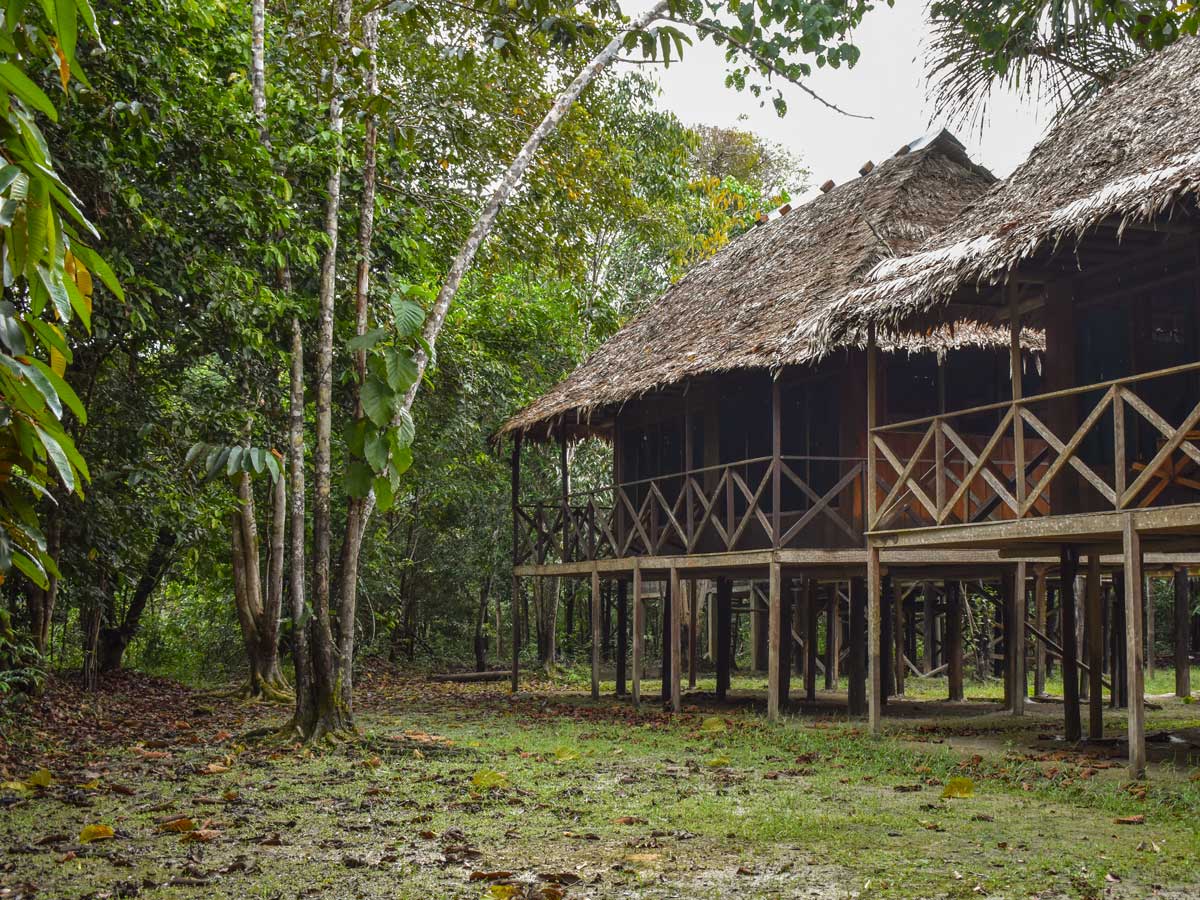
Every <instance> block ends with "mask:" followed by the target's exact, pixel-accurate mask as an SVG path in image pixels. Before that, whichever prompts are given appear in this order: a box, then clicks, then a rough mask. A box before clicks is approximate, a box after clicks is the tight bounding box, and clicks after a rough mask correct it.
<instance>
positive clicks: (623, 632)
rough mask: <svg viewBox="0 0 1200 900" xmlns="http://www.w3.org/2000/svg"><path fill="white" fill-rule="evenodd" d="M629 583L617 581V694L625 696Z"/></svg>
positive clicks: (623, 580)
mask: <svg viewBox="0 0 1200 900" xmlns="http://www.w3.org/2000/svg"><path fill="white" fill-rule="evenodd" d="M628 587H629V584H628V583H627V582H626V581H625V579H623V578H622V579H621V580H619V581H618V582H617V696H618V697H624V696H625V660H626V656H627V655H628V649H629V596H628V594H627V589H628Z"/></svg>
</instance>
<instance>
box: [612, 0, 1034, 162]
mask: <svg viewBox="0 0 1200 900" xmlns="http://www.w3.org/2000/svg"><path fill="white" fill-rule="evenodd" d="M641 5H642V4H641V3H632V4H630V6H631V7H632V8H634V9H636V8H637V7H638V6H641ZM924 37H925V21H924V3H920V2H915V0H900V2H899V3H897V4H896V6H895V7H894V8H891V9H889V8H887V7H881V8H878V9H876V10H874V11H873V12H871V13H868V14H867V16H866V18H865V19H864V23H863V25H862V27H861V28H860V29H859V30H858V31H857V32H856V33H855V43H856V44H857V45H858V46H859V47H860V48H861V50H862V58H861V60H860V61H859V63H858V65H856V66H855V67H854V68H853V69H850V70H847V69H841V70H838V71H833V70H826V71H818V72H816V73H815V74H814V76H813V78H812V80H811V82H810V87H812V88H813V89H814V90H815V91H817V92H818V93H820V94H821V95H822V96H823V97H825V98H826V99H828V100H830V101H831V102H833V103H836V104H837V105H838V106H840V107H842V108H843V109H846V110H848V111H851V112H855V113H859V114H862V115H869V116H872V117H873V118H872V119H871V120H869V121H863V120H859V119H850V118H847V117H845V116H841V115H838V114H837V113H835V112H833V111H832V110H829V109H827V108H825V107H824V106H821V105H820V104H819V103H817V102H816V101H815V100H813V99H811V98H810V97H808V96H807V95H806V94H805V93H804V92H803V91H801V90H800V89H799V88H797V87H795V86H794V85H790V84H786V83H784V97H785V98H786V100H787V103H788V113H787V115H786V116H784V117H783V118H780V117H779V116H778V115H776V113H775V110H774V107H773V106H771V104H770V103H768V104H767V105H766V106H765V107H760V106H759V105H758V101H757V100H756V99H755V98H754V97H753V96H752V95H750V94H749V93H742V92H738V91H736V90H733V89H731V88H726V87H725V85H724V77H725V61H724V58H723V57H724V54H723V53H722V51H721V50H719V49H717V48H716V47H714V46H713V44H712V43H711V42H703V43H701V42H699V41H696V42H695V43H694V44H693V45H692V46H691V47H690V48H685V53H684V59H683V61H682V62H680V63H677V64H674V65H672V66H671V67H670V68H669V69H666V70H662V69H655V71H657V72H658V78H659V81H660V83H661V85H662V89H663V96H662V104H663V105H664V106H665V107H666V108H668V109H670V110H672V111H673V112H675V114H676V115H678V116H679V118H680V119H681V120H682V121H683V122H685V123H687V124H700V123H703V124H713V125H726V126H730V125H737V126H738V127H741V128H745V129H748V130H751V131H755V132H757V133H759V134H761V135H763V136H764V137H767V138H769V139H771V140H774V141H778V142H779V143H781V144H784V145H786V146H788V147H790V148H791V149H792V150H793V151H794V152H796V153H798V154H799V155H800V156H801V157H802V158H803V159H804V161H805V163H806V164H807V165H808V167H809V169H811V170H812V184H813V185H819V184H821V183H822V182H823V181H825V179H827V178H832V179H833V180H834V181H836V182H838V183H841V182H843V181H846V180H848V179H851V178H855V177H857V174H858V169H859V167H860V166H861V165H862V164H863V163H864V162H866V161H867V160H868V159H870V160H873V161H875V162H879V161H881V160H883V159H886V158H887V157H889V156H891V155H892V154H893V153H895V151H896V150H897V149H898V148H899V147H900V146H901V145H903V144H906V143H908V142H909V141H911V140H913V139H914V138H917V137H919V136H920V135H922V134H924V133H925V132H927V131H928V130H929V129H930V128H931V127H936V126H937V125H940V124H942V123H933V126H931V123H930V119H929V117H930V111H931V110H930V106H929V104H928V103H927V102H926V100H925V85H924V77H923V64H922V41H923V40H924ZM639 68H642V69H646V68H647V67H644V66H643V67H639ZM740 116H745V117H746V118H745V119H743V120H741V121H739V117H740ZM1049 121H1050V115H1049V112H1048V111H1046V110H1038V109H1035V108H1034V106H1033V104H1032V103H1027V102H1024V101H1020V100H1018V99H1016V98H1010V97H1007V96H1003V97H998V98H996V99H995V100H994V102H993V103H992V104H991V109H990V113H989V117H988V120H987V122H986V123H985V127H984V129H983V132H982V134H980V133H979V129H978V128H976V129H975V130H974V132H973V133H963V132H962V131H960V130H956V132H955V133H956V136H957V137H958V139H959V140H961V141H962V142H963V143H964V144H966V146H967V150H968V151H969V152H970V154H971V157H972V159H974V160H975V161H976V162H978V163H981V164H982V165H985V166H987V167H988V168H989V169H991V170H992V172H994V173H995V174H996V175H998V176H1000V177H1004V176H1005V175H1007V174H1008V173H1009V172H1011V171H1012V169H1013V168H1014V167H1015V166H1016V165H1017V164H1018V163H1020V162H1021V161H1022V160H1023V159H1024V158H1025V156H1026V154H1027V153H1028V152H1029V150H1030V149H1031V148H1032V147H1033V145H1034V144H1035V143H1036V142H1037V140H1038V138H1039V137H1041V134H1042V131H1043V130H1044V129H1045V128H1046V126H1047V125H1048V123H1049Z"/></svg>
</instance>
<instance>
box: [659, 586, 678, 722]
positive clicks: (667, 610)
mask: <svg viewBox="0 0 1200 900" xmlns="http://www.w3.org/2000/svg"><path fill="white" fill-rule="evenodd" d="M662 595H663V597H662V691H661V696H662V700H663V702H664V703H668V702H669V703H671V705H672V706H674V703H675V697H674V696H673V694H674V692H673V691H672V689H671V675H672V673H675V672H678V670H679V669H678V667H679V654H680V652H682V648H681V647H680V644H681V641H680V639H679V615H678V614H677V612H676V608H675V607H676V606H677V604H678V598H679V570H678V569H671V570H670V572H668V573H667V581H666V585H665V589H664V590H663V592H662ZM675 687H676V689H678V687H679V678H678V677H676V678H675Z"/></svg>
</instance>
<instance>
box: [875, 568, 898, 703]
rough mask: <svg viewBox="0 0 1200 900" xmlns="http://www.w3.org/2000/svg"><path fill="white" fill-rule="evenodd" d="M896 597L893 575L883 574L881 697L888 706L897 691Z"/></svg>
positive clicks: (880, 614)
mask: <svg viewBox="0 0 1200 900" xmlns="http://www.w3.org/2000/svg"><path fill="white" fill-rule="evenodd" d="M896 599H897V598H896V592H895V590H894V585H893V582H892V577H891V576H890V575H883V576H882V577H881V578H880V582H879V679H880V684H881V685H882V687H881V688H880V695H879V697H880V702H881V705H882V706H887V701H888V697H890V696H891V695H892V694H894V693H895V692H896V680H895V678H894V672H893V670H894V669H896V668H897V665H896V663H897V658H896V654H895V649H896V641H895V638H894V637H893V635H892V623H893V622H895V618H896V617H895V615H894V614H893V612H892V605H893V603H894V602H895V601H896ZM900 665H901V666H902V665H903V663H902V662H901V663H900Z"/></svg>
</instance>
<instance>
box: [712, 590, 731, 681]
mask: <svg viewBox="0 0 1200 900" xmlns="http://www.w3.org/2000/svg"><path fill="white" fill-rule="evenodd" d="M716 601H717V603H716V607H717V608H716V614H717V616H716V618H717V647H716V663H717V698H718V699H720V700H724V699H725V698H726V697H727V696H728V695H729V670H730V668H731V665H730V664H731V662H732V661H731V659H730V651H731V650H732V646H731V638H732V636H733V635H732V631H733V628H732V625H733V581H732V580H731V579H729V578H718V579H717V597H716Z"/></svg>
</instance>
